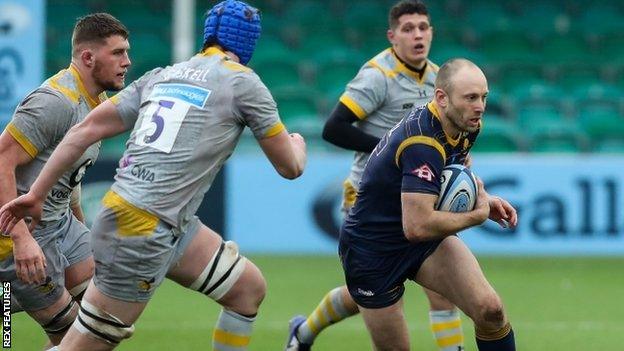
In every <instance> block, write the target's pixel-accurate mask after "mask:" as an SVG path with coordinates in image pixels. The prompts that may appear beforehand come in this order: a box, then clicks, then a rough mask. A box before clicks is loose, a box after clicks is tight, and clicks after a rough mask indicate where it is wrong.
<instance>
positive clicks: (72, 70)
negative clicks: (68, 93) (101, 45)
mask: <svg viewBox="0 0 624 351" xmlns="http://www.w3.org/2000/svg"><path fill="white" fill-rule="evenodd" d="M68 70H69V73H71V75H72V76H74V79H76V85H77V86H78V91H79V92H80V95H82V96H84V98H85V99H86V100H87V104H88V105H89V107H90V108H91V109H94V108H96V107H97V105H99V104H100V103H102V100H101V99H100V96H98V98H97V99H96V98H94V97H92V96H91V95H89V92H88V91H87V89H86V88H85V86H84V83H83V82H82V78H81V77H80V72H78V70H77V69H76V67H74V64H73V63H72V64H70V65H69V68H68Z"/></svg>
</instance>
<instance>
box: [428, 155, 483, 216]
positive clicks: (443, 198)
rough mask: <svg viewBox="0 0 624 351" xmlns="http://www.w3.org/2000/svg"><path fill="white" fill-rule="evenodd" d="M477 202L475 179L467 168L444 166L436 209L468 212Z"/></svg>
mask: <svg viewBox="0 0 624 351" xmlns="http://www.w3.org/2000/svg"><path fill="white" fill-rule="evenodd" d="M476 203H477V180H476V178H475V176H474V174H472V172H471V171H470V169H469V168H467V167H465V166H462V165H449V166H446V167H444V169H443V170H442V175H441V176H440V196H439V197H438V201H437V202H436V210H438V211H447V212H468V211H472V210H473V209H474V206H475V204H476Z"/></svg>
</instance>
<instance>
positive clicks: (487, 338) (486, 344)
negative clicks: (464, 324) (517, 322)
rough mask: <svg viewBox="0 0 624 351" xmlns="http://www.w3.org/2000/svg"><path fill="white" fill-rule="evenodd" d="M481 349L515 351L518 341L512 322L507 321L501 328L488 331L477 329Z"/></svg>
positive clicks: (485, 350) (487, 350)
mask: <svg viewBox="0 0 624 351" xmlns="http://www.w3.org/2000/svg"><path fill="white" fill-rule="evenodd" d="M475 334H476V339H477V347H478V348H479V351H515V350H516V341H515V339H514V332H513V329H511V324H509V323H507V324H505V326H504V327H502V328H501V329H500V330H497V331H495V332H491V333H486V332H482V331H480V330H475Z"/></svg>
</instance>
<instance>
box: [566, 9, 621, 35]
mask: <svg viewBox="0 0 624 351" xmlns="http://www.w3.org/2000/svg"><path fill="white" fill-rule="evenodd" d="M572 24H573V30H575V31H577V32H580V33H583V32H586V31H587V28H591V31H588V32H589V33H587V34H590V35H592V36H602V35H604V34H606V33H611V32H621V31H622V30H624V25H623V24H622V13H621V11H619V9H618V8H617V6H616V5H615V4H614V3H607V2H602V3H601V2H598V3H594V4H592V6H587V7H586V8H584V9H583V13H582V14H580V16H579V19H578V20H576V21H574V22H573V23H572Z"/></svg>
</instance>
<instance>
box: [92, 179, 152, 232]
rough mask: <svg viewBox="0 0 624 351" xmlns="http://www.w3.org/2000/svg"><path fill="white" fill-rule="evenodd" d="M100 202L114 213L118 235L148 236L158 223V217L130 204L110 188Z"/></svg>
mask: <svg viewBox="0 0 624 351" xmlns="http://www.w3.org/2000/svg"><path fill="white" fill-rule="evenodd" d="M102 204H103V205H104V206H106V207H108V208H109V209H111V210H112V211H113V212H114V213H115V217H116V219H117V234H119V235H120V236H150V235H152V233H154V230H155V229H156V226H157V225H158V221H159V219H158V217H156V216H155V215H153V214H151V213H149V212H147V211H145V210H143V209H140V208H138V207H136V206H134V205H132V204H131V203H129V202H128V201H126V200H125V199H124V198H123V197H121V196H119V195H118V194H117V193H115V192H114V191H112V190H109V191H108V192H107V193H106V195H104V198H103V199H102Z"/></svg>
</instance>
